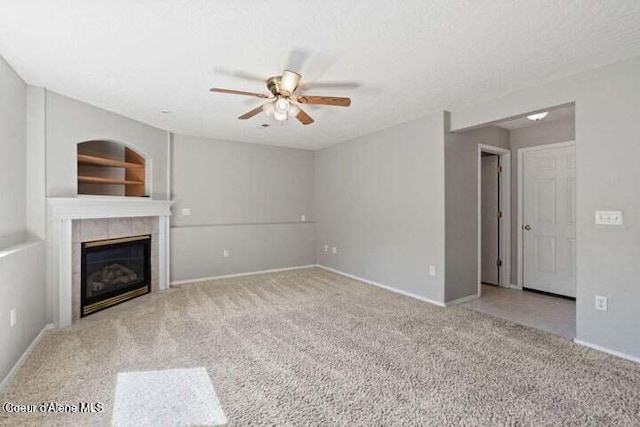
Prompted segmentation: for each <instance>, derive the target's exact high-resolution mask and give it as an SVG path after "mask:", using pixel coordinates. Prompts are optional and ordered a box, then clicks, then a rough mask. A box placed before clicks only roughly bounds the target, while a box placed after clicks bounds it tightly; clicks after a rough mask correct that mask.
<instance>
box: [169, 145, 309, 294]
mask: <svg viewBox="0 0 640 427" xmlns="http://www.w3.org/2000/svg"><path fill="white" fill-rule="evenodd" d="M171 169H172V174H171V175H172V191H171V192H172V198H173V199H174V200H176V204H175V205H174V207H173V216H172V218H171V226H172V228H171V280H172V281H174V282H175V281H182V280H190V279H197V278H202V277H211V276H219V275H226V274H234V273H245V272H250V271H258V270H265V269H273V268H284V267H294V266H301V265H309V264H315V252H314V238H315V223H314V215H313V211H314V206H313V201H314V185H313V180H314V157H313V152H311V151H306V150H296V149H291V148H279V147H271V146H266V145H258V144H244V143H238V142H227V141H218V140H213V139H207V138H197V137H190V136H183V135H174V138H173V143H172V167H171ZM183 208H189V209H191V215H190V216H184V215H182V209H183ZM301 215H305V216H306V220H305V222H302V221H301ZM225 249H227V250H229V252H230V256H229V257H228V258H224V257H223V251H224V250H225Z"/></svg>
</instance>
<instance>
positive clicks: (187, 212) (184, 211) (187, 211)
mask: <svg viewBox="0 0 640 427" xmlns="http://www.w3.org/2000/svg"><path fill="white" fill-rule="evenodd" d="M189 215H191V208H182V216H189Z"/></svg>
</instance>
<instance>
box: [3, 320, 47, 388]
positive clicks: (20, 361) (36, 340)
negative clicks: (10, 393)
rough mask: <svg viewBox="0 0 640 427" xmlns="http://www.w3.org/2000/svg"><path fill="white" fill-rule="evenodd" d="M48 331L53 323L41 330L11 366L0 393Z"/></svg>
mask: <svg viewBox="0 0 640 427" xmlns="http://www.w3.org/2000/svg"><path fill="white" fill-rule="evenodd" d="M50 329H53V323H49V324H48V325H45V327H44V328H42V330H41V331H40V332H39V333H38V335H36V337H35V338H34V339H33V341H31V344H29V347H27V349H26V350H25V351H24V353H22V356H20V359H18V361H17V362H16V363H15V365H13V368H11V370H10V371H9V373H8V374H7V376H6V377H4V379H3V380H2V382H1V383H0V391H3V390H4V388H5V387H7V386H8V385H9V383H10V382H11V380H12V379H13V376H14V375H15V374H16V373H17V372H18V370H19V369H20V367H21V366H22V365H23V364H24V362H26V360H27V358H28V357H29V355H30V354H31V352H32V351H33V349H34V348H36V346H37V345H38V343H39V342H40V340H41V339H42V337H43V336H44V334H45V332H47V331H48V330H50Z"/></svg>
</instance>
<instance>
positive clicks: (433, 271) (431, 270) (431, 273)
mask: <svg viewBox="0 0 640 427" xmlns="http://www.w3.org/2000/svg"><path fill="white" fill-rule="evenodd" d="M435 275H436V266H435V265H430V266H429V276H435Z"/></svg>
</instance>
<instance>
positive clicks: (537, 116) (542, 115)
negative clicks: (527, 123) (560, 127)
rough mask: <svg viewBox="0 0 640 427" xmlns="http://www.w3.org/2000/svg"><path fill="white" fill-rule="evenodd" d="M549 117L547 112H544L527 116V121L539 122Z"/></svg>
mask: <svg viewBox="0 0 640 427" xmlns="http://www.w3.org/2000/svg"><path fill="white" fill-rule="evenodd" d="M548 115H549V112H548V111H544V112H542V113H536V114H530V115H528V116H527V119H529V120H533V121H534V122H537V121H540V120H542V119H544V118H545V117H547V116H548Z"/></svg>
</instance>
